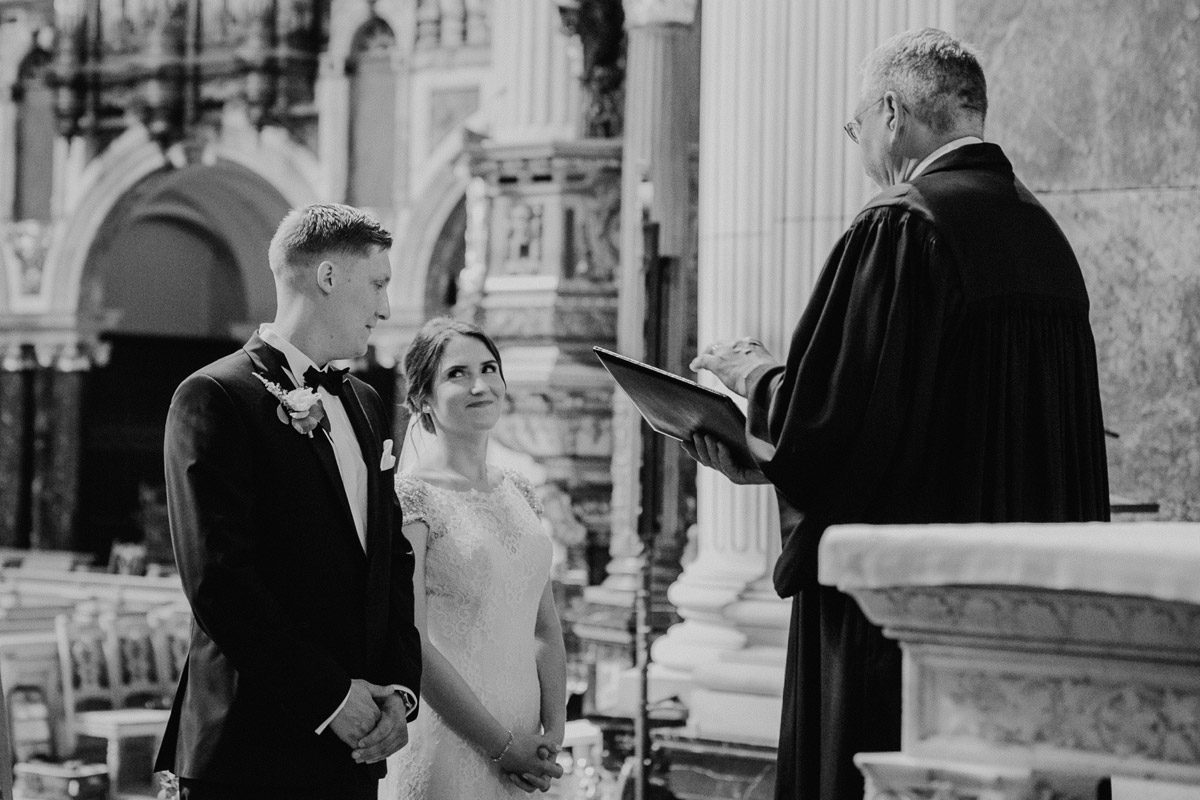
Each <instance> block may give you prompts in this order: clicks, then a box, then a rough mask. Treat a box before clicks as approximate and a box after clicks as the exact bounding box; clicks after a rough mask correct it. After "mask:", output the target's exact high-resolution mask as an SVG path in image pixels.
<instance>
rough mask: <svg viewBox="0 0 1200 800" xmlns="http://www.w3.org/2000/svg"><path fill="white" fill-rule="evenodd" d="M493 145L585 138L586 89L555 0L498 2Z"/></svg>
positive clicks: (494, 29)
mask: <svg viewBox="0 0 1200 800" xmlns="http://www.w3.org/2000/svg"><path fill="white" fill-rule="evenodd" d="M491 21H492V77H493V83H492V85H491V86H490V87H489V89H488V101H487V105H488V106H489V109H488V110H489V111H490V113H489V118H490V119H491V120H492V121H493V123H492V125H493V127H492V131H491V138H492V141H494V142H497V143H501V142H505V143H512V142H547V141H555V140H564V139H574V138H576V137H577V136H578V135H579V129H580V113H581V106H582V99H581V98H582V90H581V88H580V85H579V81H578V78H577V73H578V70H577V69H575V68H573V67H574V65H573V64H572V63H571V58H570V52H571V47H572V45H571V43H570V41H569V40H568V38H567V37H566V36H565V35H564V34H563V32H562V30H561V28H562V22H561V19H560V17H559V12H558V9H557V8H556V7H555V4H554V3H552V2H550V0H495V2H494V4H493V6H492V13H491Z"/></svg>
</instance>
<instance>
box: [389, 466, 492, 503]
mask: <svg viewBox="0 0 1200 800" xmlns="http://www.w3.org/2000/svg"><path fill="white" fill-rule="evenodd" d="M496 469H497V470H499V472H500V480H498V481H496V485H495V486H493V487H492V488H490V489H488V490H487V491H486V492H485V491H484V490H482V489H476V488H475V487H474V486H472V487H471V488H469V489H448V488H446V487H445V486H438V485H437V484H435V483H430V482H429V481H427V480H425V479H424V478H418V477H417V476H416V475H414V474H413V473H411V472H408V473H403V474H404V476H405V477H407V478H409V479H410V480H414V481H417V482H418V483H423V484H425V485H426V486H428V487H429V488H430V489H434V490H436V491H439V492H445V493H446V494H454V495H467V496H475V495H478V496H481V497H491V496H492V495H494V494H495V493H496V492H498V491H500V490H501V489H503V488H504V484H506V483H508V481H509V474H508V470H506V469H504V468H503V467H497V468H496Z"/></svg>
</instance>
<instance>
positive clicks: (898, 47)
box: [862, 28, 988, 133]
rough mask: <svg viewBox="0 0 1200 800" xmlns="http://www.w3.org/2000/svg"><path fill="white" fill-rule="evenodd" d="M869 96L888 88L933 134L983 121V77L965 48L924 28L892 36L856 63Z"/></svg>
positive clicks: (940, 34)
mask: <svg viewBox="0 0 1200 800" xmlns="http://www.w3.org/2000/svg"><path fill="white" fill-rule="evenodd" d="M862 73H863V77H864V79H865V88H867V89H868V90H871V94H872V95H882V94H883V93H884V92H888V91H894V92H896V93H897V94H899V95H900V99H901V101H902V102H904V103H905V105H906V106H907V107H908V110H909V111H910V112H912V113H913V114H914V115H915V116H916V117H917V119H919V120H922V121H923V122H924V123H925V124H926V125H928V126H929V127H930V128H932V129H933V131H934V132H935V133H949V132H951V131H953V130H955V129H956V128H958V127H959V125H960V124H961V123H963V122H970V123H976V124H978V125H980V126H982V125H983V121H984V118H985V117H986V116H987V105H988V103H987V81H986V80H985V79H984V77H983V67H982V66H980V64H979V59H978V57H977V56H976V55H975V53H974V52H973V51H972V49H971V48H970V47H968V46H967V45H965V44H963V43H962V42H960V41H958V40H957V39H955V38H954V37H953V36H951V35H950V34H948V33H946V32H945V31H940V30H937V29H936V28H926V29H924V30H920V31H909V32H907V33H901V34H899V35H897V36H893V37H892V38H890V39H888V40H887V41H886V42H884V43H883V44H882V45H880V46H879V48H878V49H876V50H875V52H873V53H871V55H869V56H867V58H866V60H865V61H864V62H863V65H862Z"/></svg>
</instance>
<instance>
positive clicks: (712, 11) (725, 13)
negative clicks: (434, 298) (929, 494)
mask: <svg viewBox="0 0 1200 800" xmlns="http://www.w3.org/2000/svg"><path fill="white" fill-rule="evenodd" d="M952 7H953V3H952V2H948V0H813V1H812V2H807V3H794V2H789V0H706V2H705V3H704V22H703V26H702V27H703V30H702V45H701V47H702V53H703V57H702V60H701V61H702V66H701V115H700V119H701V131H700V142H701V150H700V219H699V225H700V253H699V259H700V260H699V282H700V286H699V329H700V330H699V341H700V343H701V345H703V344H705V343H707V342H710V341H713V340H716V339H729V338H734V337H737V336H740V335H747V334H749V335H755V336H758V337H760V338H761V339H762V340H763V341H764V342H765V343H766V345H767V347H768V348H769V349H770V350H771V351H772V352H773V353H775V354H776V356H777V357H780V358H782V357H783V356H784V355H785V353H786V346H787V342H788V340H789V338H790V335H791V331H792V328H793V327H794V326H795V324H796V321H797V320H798V319H799V317H800V313H801V311H802V309H803V307H804V304H805V302H806V301H807V300H808V297H809V294H810V292H811V288H812V285H813V282H814V280H815V278H816V275H817V273H818V271H819V270H820V267H821V265H822V263H823V261H824V258H825V256H826V255H827V253H828V251H829V249H830V247H831V246H832V245H833V244H834V242H835V241H836V239H837V237H838V235H839V234H840V233H841V231H843V230H844V229H845V227H846V225H847V223H848V221H849V220H850V218H852V216H853V215H854V213H855V212H856V211H857V210H858V208H859V207H860V206H861V205H862V203H863V202H864V201H865V200H867V199H868V198H869V196H870V194H871V187H870V185H869V183H868V181H867V180H866V178H865V177H864V176H863V172H862V168H861V163H860V161H859V157H858V153H857V151H856V150H855V148H854V145H853V144H852V143H851V142H850V140H849V139H848V138H847V137H846V135H845V133H844V132H843V131H842V130H841V126H842V123H844V122H845V120H846V119H847V118H849V117H850V116H851V115H852V114H853V113H854V109H853V106H854V104H855V103H856V102H857V95H858V86H859V82H860V76H859V74H858V72H857V67H858V65H859V64H860V63H861V62H862V60H863V58H864V57H865V56H866V55H867V53H869V52H870V51H871V50H872V49H873V48H874V47H875V46H877V45H878V44H879V43H880V42H882V41H883V40H884V39H885V38H887V37H888V36H890V35H892V34H894V33H897V32H899V31H902V30H906V29H908V28H911V27H924V26H926V25H934V26H938V27H946V24H947V17H948V16H949V13H950V12H951V11H952ZM697 496H698V498H699V508H698V513H699V521H698V551H699V554H698V557H697V559H696V560H695V561H694V562H693V563H692V564H690V565H689V566H688V568H687V569H686V570H685V571H684V573H683V575H682V576H681V577H680V579H679V581H678V582H676V583H675V584H674V585H673V586H672V587H671V591H670V593H669V597H670V599H671V600H672V602H674V603H675V604H676V606H677V608H678V610H679V614H680V616H681V617H683V620H684V621H683V622H682V623H680V624H679V625H676V626H675V627H673V628H672V629H671V630H670V631H669V632H668V634H667V635H666V636H664V637H663V638H662V639H660V640H659V641H658V642H657V643H656V645H655V648H654V659H655V661H656V662H658V663H659V664H662V665H665V666H667V667H671V668H674V669H676V670H679V671H680V672H683V673H687V674H690V676H691V681H692V691H691V693H690V699H689V708H690V712H691V715H690V718H689V722H690V725H691V726H692V727H693V729H694V731H695V733H696V734H697V735H699V736H703V737H706V738H715V739H724V740H736V741H746V742H764V743H774V742H775V741H777V737H778V728H779V724H778V723H779V713H780V695H781V692H782V686H783V665H784V645H785V643H786V638H787V625H788V612H789V608H788V603H787V602H786V601H781V600H779V599H778V598H777V597H776V596H775V594H774V591H773V589H772V587H771V582H770V575H771V569H772V567H773V566H774V562H775V560H776V558H777V556H778V554H779V531H778V516H777V509H776V506H775V498H774V496H773V494H772V493H771V491H770V490H769V489H767V488H764V487H738V486H734V485H732V484H730V483H729V482H727V481H726V480H725V479H724V478H722V477H721V476H719V475H717V474H716V473H715V472H712V471H710V470H701V472H700V475H699V476H698V478H697Z"/></svg>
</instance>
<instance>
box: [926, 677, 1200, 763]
mask: <svg viewBox="0 0 1200 800" xmlns="http://www.w3.org/2000/svg"><path fill="white" fill-rule="evenodd" d="M924 682H926V685H927V688H928V689H929V690H930V692H931V693H930V694H929V695H928V696H931V697H936V698H937V700H936V703H935V708H934V709H933V710H932V713H931V714H930V715H929V716H928V717H927V718H925V719H923V720H922V727H923V730H922V732H921V738H922V739H928V738H940V737H949V738H954V739H963V738H966V739H971V740H976V741H983V742H991V743H994V744H999V745H1005V746H1021V747H1028V746H1030V745H1034V746H1038V745H1040V746H1047V747H1052V748H1061V749H1065V750H1073V751H1085V752H1092V753H1103V754H1111V755H1115V756H1118V757H1121V758H1146V759H1151V760H1154V761H1167V762H1173V763H1178V764H1196V763H1200V687H1182V686H1155V685H1149V684H1137V683H1131V682H1129V681H1127V680H1120V679H1117V678H1114V679H1112V680H1101V679H1097V678H1091V677H1086V676H1082V677H1076V676H1069V675H1018V674H994V673H990V672H985V671H983V670H961V671H959V670H941V669H930V670H929V671H928V672H927V673H926V674H925V676H924Z"/></svg>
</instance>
